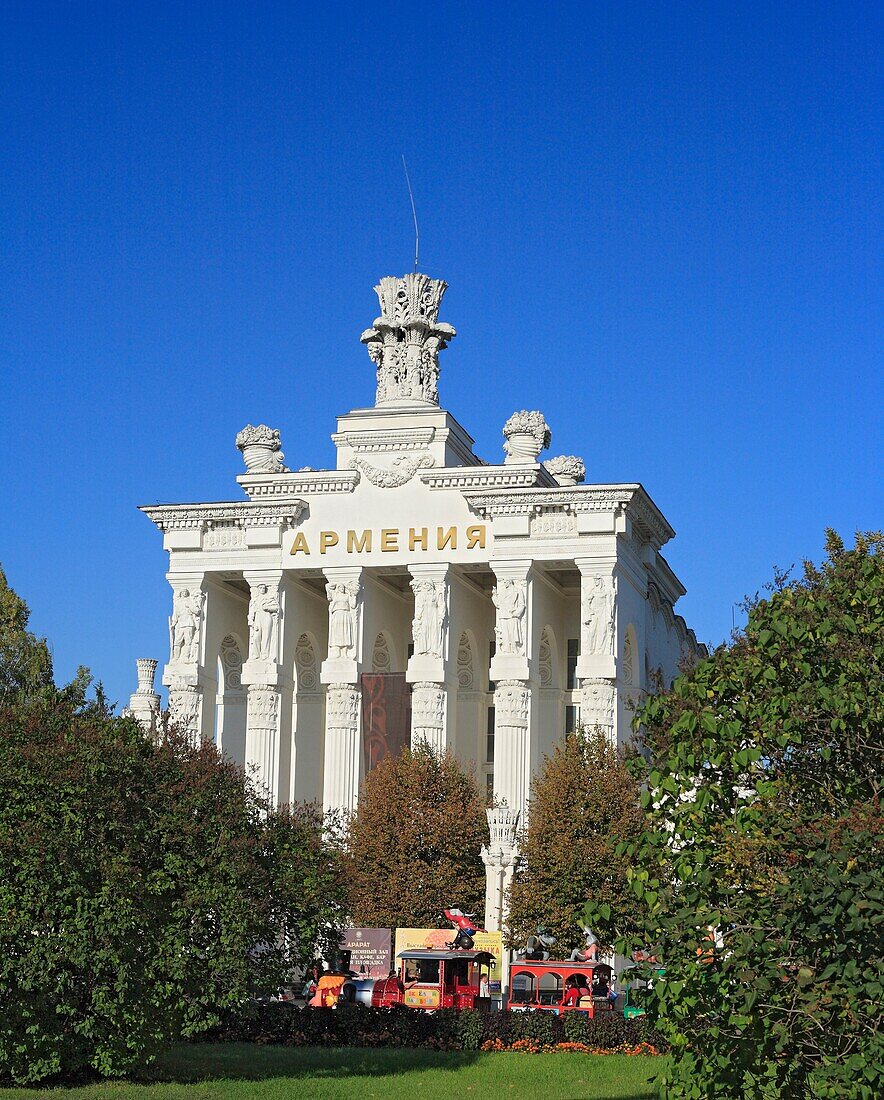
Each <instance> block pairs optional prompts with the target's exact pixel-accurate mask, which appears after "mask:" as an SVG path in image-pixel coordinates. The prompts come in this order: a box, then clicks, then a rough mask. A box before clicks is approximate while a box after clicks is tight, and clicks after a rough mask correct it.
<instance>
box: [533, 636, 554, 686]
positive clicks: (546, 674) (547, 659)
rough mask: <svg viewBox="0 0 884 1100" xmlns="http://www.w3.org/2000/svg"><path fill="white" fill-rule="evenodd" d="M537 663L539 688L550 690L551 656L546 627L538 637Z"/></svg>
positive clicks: (551, 681) (551, 680)
mask: <svg viewBox="0 0 884 1100" xmlns="http://www.w3.org/2000/svg"><path fill="white" fill-rule="evenodd" d="M537 663H538V666H539V668H540V686H541V687H544V688H550V687H552V686H553V655H552V646H551V645H550V641H549V632H548V630H547V629H546V627H544V628H543V633H542V634H541V635H540V648H539V652H538V655H537Z"/></svg>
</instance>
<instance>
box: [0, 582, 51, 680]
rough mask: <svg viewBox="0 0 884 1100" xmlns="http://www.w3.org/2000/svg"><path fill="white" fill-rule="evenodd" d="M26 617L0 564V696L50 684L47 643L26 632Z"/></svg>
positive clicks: (26, 606) (22, 601)
mask: <svg viewBox="0 0 884 1100" xmlns="http://www.w3.org/2000/svg"><path fill="white" fill-rule="evenodd" d="M29 617H30V611H29V610H28V605H27V604H26V603H25V601H24V600H23V599H22V598H21V597H20V596H18V595H16V593H15V592H14V591H13V590H12V589H11V588H10V587H9V584H8V583H7V580H6V574H5V573H4V572H3V568H2V566H0V699H2V698H8V697H9V696H11V695H20V694H23V693H33V692H35V691H39V690H41V689H43V688H46V687H49V686H50V685H51V684H52V658H51V657H50V655H49V646H48V645H47V644H46V639H45V638H38V637H37V636H36V635H34V634H31V633H30V631H29V630H28V619H29Z"/></svg>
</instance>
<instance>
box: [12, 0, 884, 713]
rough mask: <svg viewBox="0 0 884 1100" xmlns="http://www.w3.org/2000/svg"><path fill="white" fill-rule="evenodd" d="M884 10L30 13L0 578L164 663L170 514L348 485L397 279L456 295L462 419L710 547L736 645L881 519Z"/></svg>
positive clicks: (176, 7)
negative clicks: (525, 439)
mask: <svg viewBox="0 0 884 1100" xmlns="http://www.w3.org/2000/svg"><path fill="white" fill-rule="evenodd" d="M881 30H882V26H881V8H880V5H878V4H872V3H850V2H843V0H842V2H839V3H830V4H815V3H808V2H803V3H796V4H790V3H772V4H761V3H751V2H742V3H696V4H681V3H653V4H651V3H647V4H629V3H607V4H591V3H578V4H570V3H567V4H566V3H532V4H524V3H518V2H508V3H506V4H503V3H497V4H494V3H486V4H477V3H470V4H463V5H459V4H446V3H439V4H432V5H424V4H395V5H390V4H384V5H382V4H359V5H356V4H354V5H347V4H335V3H327V4H309V5H308V4H302V3H296V2H288V3H279V4H273V3H260V2H258V3H254V4H243V3H235V4H234V3H226V4H225V3H218V2H216V3H212V4H209V3H190V4H181V3H175V4H150V3H143V4H122V3H107V4H102V3H82V4H70V3H56V4H45V3H39V2H37V0H27V2H17V0H7V2H6V3H5V4H4V5H3V7H2V14H0V61H2V77H0V79H2V87H0V239H2V262H0V370H2V388H0V418H2V440H3V444H4V451H5V471H6V476H5V478H4V479H3V490H2V493H3V497H2V517H3V518H2V530H0V561H2V563H3V564H4V566H5V568H6V570H7V572H8V575H9V579H10V581H11V583H12V584H13V585H14V587H15V588H16V589H17V590H18V591H19V592H20V593H21V594H22V595H23V596H24V597H25V598H26V599H27V601H28V602H29V604H30V605H31V608H32V627H33V628H34V629H35V630H36V631H38V632H39V633H41V634H45V635H47V636H48V637H49V639H50V641H51V643H52V646H53V650H54V654H55V660H56V670H57V674H58V677H59V678H68V677H70V676H71V675H72V673H73V671H74V669H75V667H76V665H77V664H78V663H84V664H87V665H89V666H90V667H91V669H92V670H93V672H94V673H95V675H96V676H97V677H99V678H101V679H102V680H103V681H104V682H105V685H106V687H107V689H108V691H109V693H110V695H111V697H112V698H114V699H117V700H120V701H125V699H126V697H127V696H128V694H129V692H130V691H131V690H133V688H134V678H135V677H134V658H135V657H138V656H149V655H154V656H157V657H160V658H161V659H163V658H164V657H165V656H166V653H167V647H168V638H167V628H166V616H167V615H168V613H169V606H170V596H169V589H168V585H167V583H166V581H165V579H164V573H165V569H166V556H165V554H164V553H163V551H162V549H161V538H160V535H159V533H158V532H157V531H156V530H155V529H154V528H153V527H152V526H151V525H150V524H149V523H148V521H147V520H146V519H145V518H144V517H143V516H141V515H140V514H139V513H138V512H137V511H136V510H135V508H136V505H138V504H142V503H153V502H155V501H157V500H161V501H197V500H225V499H237V498H238V496H239V490H238V487H237V486H236V484H235V482H234V477H235V475H236V474H237V473H238V472H239V471H240V469H241V461H240V456H239V454H238V452H237V451H236V449H235V447H234V436H235V434H236V432H237V430H238V429H239V428H241V427H242V426H243V424H245V423H246V422H247V421H251V422H254V423H257V422H260V421H264V422H267V423H269V424H271V425H273V426H278V427H279V428H280V429H281V430H282V434H283V441H284V447H285V451H286V454H287V461H288V462H289V464H290V465H292V466H294V467H298V466H302V465H311V466H316V467H321V466H328V465H331V464H332V463H333V447H332V444H331V443H330V441H329V433H330V432H331V431H332V430H333V429H334V416H335V415H336V414H337V413H341V412H344V411H347V410H349V409H350V408H354V407H359V406H364V405H366V404H371V403H372V402H373V368H372V365H371V363H370V362H369V359H368V357H367V355H366V354H365V351H364V349H363V348H362V347H360V345H359V334H360V332H361V331H362V330H363V329H364V328H365V327H366V326H367V325H368V324H370V322H371V320H372V319H373V317H374V316H375V315H376V312H377V308H376V299H375V298H374V295H373V293H372V289H371V288H372V286H373V284H374V282H375V281H376V279H377V278H378V277H379V276H382V275H387V274H401V273H403V272H404V271H406V270H408V269H409V268H410V264H411V250H412V244H413V242H412V237H411V220H410V219H411V215H410V211H409V209H408V205H407V196H406V193H405V190H404V186H403V183H402V175H401V166H400V162H399V156H400V153H402V152H405V154H406V156H407V157H408V161H409V167H410V171H411V177H412V182H413V185H414V189H415V196H416V200H417V203H418V207H419V214H420V220H421V234H422V267H423V268H424V270H426V271H428V272H429V273H430V274H432V275H436V276H441V277H444V278H445V279H447V280H448V282H449V283H450V290H449V292H448V295H447V297H446V300H445V306H444V319H445V320H446V321H449V322H451V323H452V324H454V325H455V326H456V328H457V329H458V334H459V335H458V338H457V340H456V341H455V342H454V344H453V345H452V347H451V348H450V349H449V351H447V352H446V353H445V355H444V357H443V372H442V378H441V383H440V389H441V394H442V401H443V404H444V405H445V406H446V407H447V408H449V409H450V410H451V411H452V412H453V413H454V414H455V415H456V416H457V417H458V418H459V419H460V420H461V421H462V422H463V423H464V424H465V426H466V427H467V428H468V429H469V430H470V431H471V432H472V434H473V435H474V436H475V437H476V440H477V449H478V452H479V453H480V454H482V455H483V456H484V457H486V458H489V459H491V460H494V459H499V458H500V457H501V451H500V445H501V442H502V439H501V434H500V429H501V426H502V425H503V422H504V421H505V420H506V418H507V417H508V416H509V414H510V413H511V412H513V410H514V409H517V408H525V407H527V408H540V409H542V410H543V411H544V412H545V414H546V417H547V419H548V421H549V422H550V424H551V426H552V429H553V447H552V452H551V453H554V454H561V453H576V454H579V455H582V456H583V457H584V458H585V460H586V465H587V470H588V480H590V481H601V482H605V481H633V480H635V481H641V482H643V483H644V485H645V486H646V487H647V489H648V490H649V492H650V493H651V495H652V497H653V498H654V500H655V501H656V502H657V503H658V505H659V506H660V507H661V508H662V509H663V511H664V513H665V514H666V515H667V517H668V518H669V519H670V521H671V522H672V524H673V526H674V527H675V528H676V530H677V532H678V534H677V537H676V539H675V541H674V542H673V543H671V544H670V545H669V546H668V547H667V549H666V550H665V551H664V552H665V553H666V554H667V556H668V558H669V561H670V563H671V564H672V566H673V567H674V569H675V570H676V572H677V573H678V574H679V576H680V577H681V578H682V579H683V581H684V583H685V584H686V585H687V587H688V595H687V596H686V597H685V598H684V599H683V600H682V601H681V602H680V604H679V606H678V610H679V611H681V613H682V614H683V615H684V616H685V617H686V619H687V621H688V623H689V624H690V625H692V626H693V627H694V628H695V629H696V631H697V633H698V635H699V636H700V638H701V639H704V640H707V641H712V642H716V641H719V640H721V639H722V638H723V637H724V636H725V635H726V634H727V633H728V631H729V629H730V626H731V614H732V606H733V604H734V602H735V601H738V600H740V599H741V598H742V597H743V595H744V594H745V593H746V592H748V591H754V590H755V589H756V588H758V587H760V586H761V585H762V584H763V583H764V582H765V580H767V579H768V578H769V577H770V576H771V572H772V566H773V565H774V564H777V565H780V566H786V565H789V564H790V563H792V562H795V561H800V560H801V558H802V557H804V556H815V557H818V556H819V553H820V550H821V546H822V542H823V529H824V527H826V526H827V525H830V526H834V527H836V528H838V529H839V530H840V531H842V532H843V533H845V534H846V535H850V533H851V532H852V531H853V530H854V529H855V528H869V527H879V526H881V525H882V524H884V508H882V503H884V500H882V483H881V473H882V470H881V453H882V412H881V410H882V405H884V392H882V381H881V367H880V364H881V349H882V324H881V312H880V302H881V298H882V273H881V266H880V262H879V261H880V255H881V251H882V247H881V246H882V240H881V227H880V221H879V215H880V208H879V207H878V205H877V204H878V202H879V199H880V194H881V184H882V175H884V173H882V163H881V149H882V140H881V139H882V133H881V130H882V127H881V105H882V98H884V97H882V87H881V75H880V69H879V68H878V64H879V62H878V59H879V56H880V50H881V45H882V35H881Z"/></svg>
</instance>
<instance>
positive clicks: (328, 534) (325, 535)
mask: <svg viewBox="0 0 884 1100" xmlns="http://www.w3.org/2000/svg"><path fill="white" fill-rule="evenodd" d="M337 545H338V536H337V534H336V533H335V532H334V531H320V532H319V552H320V554H324V553H325V552H326V550H327V549H328V548H329V547H330V546H337Z"/></svg>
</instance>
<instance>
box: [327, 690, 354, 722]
mask: <svg viewBox="0 0 884 1100" xmlns="http://www.w3.org/2000/svg"><path fill="white" fill-rule="evenodd" d="M361 700H362V694H361V692H360V691H359V688H357V687H354V686H353V685H352V684H329V686H328V691H327V693H326V699H325V723H326V726H327V727H328V728H329V729H343V730H355V729H356V728H357V726H358V725H359V705H360V702H361Z"/></svg>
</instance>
